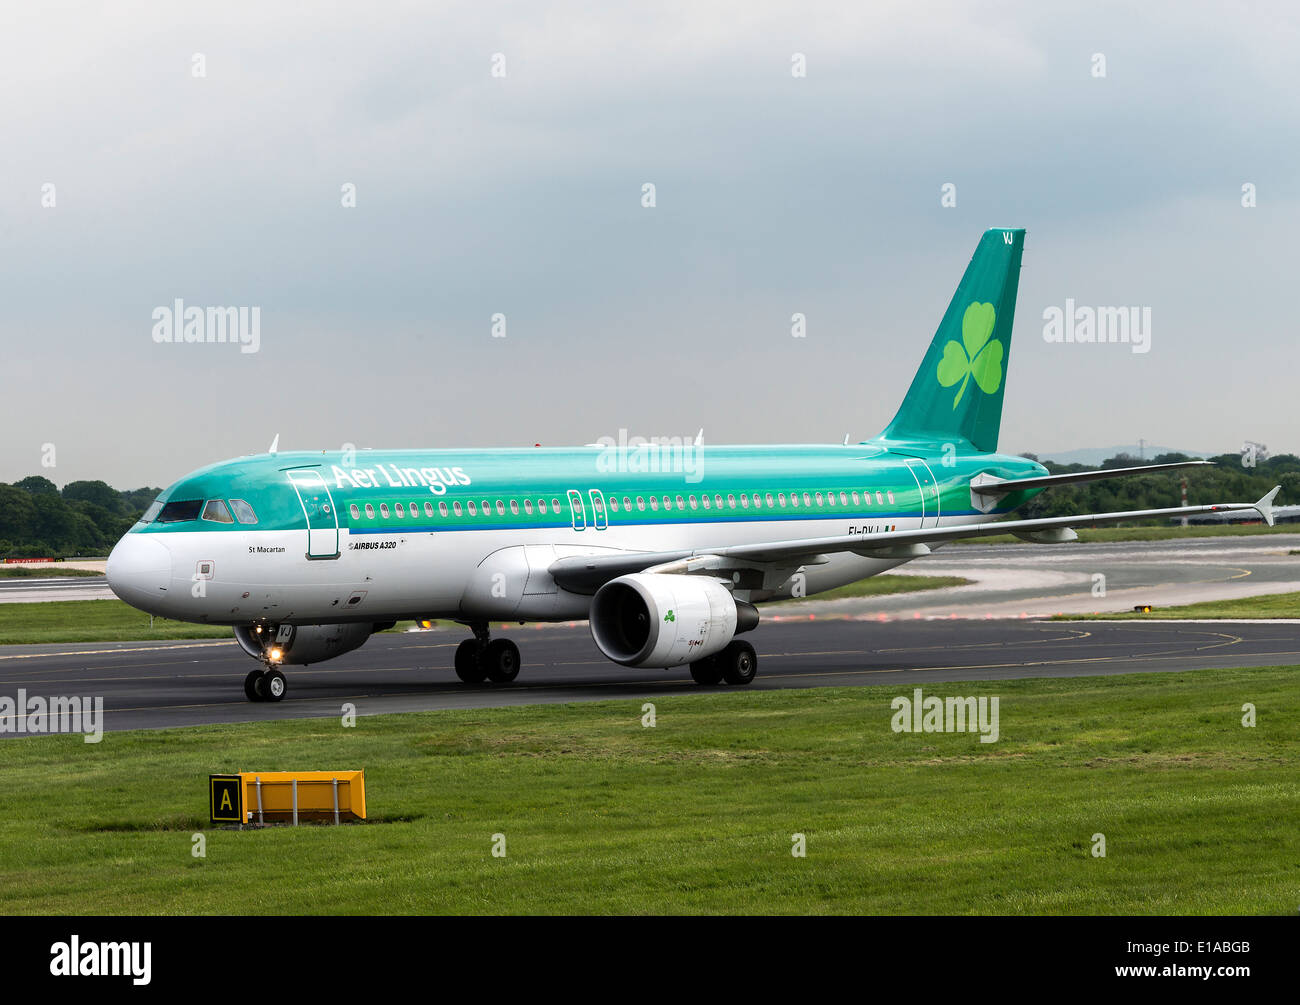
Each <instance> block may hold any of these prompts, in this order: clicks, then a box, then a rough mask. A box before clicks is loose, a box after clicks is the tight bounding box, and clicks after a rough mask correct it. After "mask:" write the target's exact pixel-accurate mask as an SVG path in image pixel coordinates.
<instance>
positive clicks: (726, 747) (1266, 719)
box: [0, 667, 1300, 915]
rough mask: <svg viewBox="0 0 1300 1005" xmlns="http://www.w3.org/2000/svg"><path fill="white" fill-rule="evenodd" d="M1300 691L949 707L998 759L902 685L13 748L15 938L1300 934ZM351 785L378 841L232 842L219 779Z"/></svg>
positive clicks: (1277, 677)
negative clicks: (1218, 930) (338, 920)
mask: <svg viewBox="0 0 1300 1005" xmlns="http://www.w3.org/2000/svg"><path fill="white" fill-rule="evenodd" d="M1297 672H1298V671H1297V669H1296V668H1282V667H1277V668H1263V669H1245V670H1206V671H1196V672H1188V673H1163V674H1149V675H1135V676H1127V677H1094V678H1075V679H1052V680H1024V681H1015V682H1003V681H999V682H990V683H983V684H941V683H935V684H933V685H931V686H929V687H927V688H926V692H927V694H933V695H939V696H943V695H968V694H984V695H996V696H999V698H1000V731H1001V738H1000V739H999V741H998V742H996V743H990V744H982V743H980V742H978V738H977V736H975V735H973V734H970V733H946V734H945V733H931V734H907V733H895V732H893V731H892V730H891V728H890V720H891V715H892V713H891V708H890V701H891V699H892V698H893V697H894V696H895V695H897V694H900V693H901V694H907V695H910V694H911V692H912V688H911V687H891V686H884V687H872V688H836V689H815V690H787V691H755V692H741V691H738V692H729V693H720V694H709V695H693V696H680V697H663V698H660V699H658V700H657V701H656V705H657V725H656V726H655V727H654V728H644V727H643V726H642V724H641V716H642V703H641V701H640V700H632V701H625V702H601V703H594V704H579V705H543V706H525V707H517V708H507V709H493V710H484V711H450V712H428V713H415V714H409V715H392V716H382V717H372V718H365V717H363V718H361V719H359V720H358V721H357V725H356V726H355V727H354V728H350V729H345V728H343V727H341V725H340V724H339V721H338V720H336V719H328V720H321V719H318V720H299V721H289V722H267V723H258V724H248V725H238V726H214V727H204V728H195V729H177V730H161V731H143V732H136V733H118V734H113V733H109V734H106V735H105V737H104V739H103V742H102V743H100V744H98V745H94V744H85V743H83V742H81V740H80V739H77V738H73V737H65V736H58V737H35V738H24V739H7V740H4V741H0V757H3V759H4V765H5V768H4V813H3V814H0V913H5V914H12V913H20V914H21V913H51V914H63V913H67V914H79V913H98V912H106V913H137V912H138V913H155V912H166V913H213V912H234V913H257V914H263V913H270V914H274V913H295V912H301V913H317V912H321V913H332V912H357V913H424V912H470V913H498V912H538V913H551V912H594V913H608V912H620V913H664V912H667V913H677V912H757V913H785V912H866V913H873V912H880V913H950V912H970V913H992V914H999V913H1030V914H1040V913H1041V914H1052V913H1139V914H1141V913H1172V914H1184V913H1188V914H1198V913H1219V912H1224V913H1264V914H1288V915H1292V914H1295V913H1296V910H1297V904H1300V829H1297V828H1296V826H1295V820H1296V819H1297V818H1298V816H1300V770H1298V769H1300V730H1297V729H1296V728H1295V723H1296V720H1297V716H1298V715H1300V690H1298V689H1297V687H1296V675H1297ZM1245 702H1251V703H1254V705H1255V706H1256V708H1257V714H1258V725H1256V726H1255V727H1254V728H1245V727H1243V725H1242V723H1241V718H1242V711H1241V707H1242V705H1243V703H1245ZM334 767H337V768H340V769H344V768H364V769H365V772H366V782H367V801H368V805H369V808H370V812H371V815H372V819H371V820H370V822H368V823H365V824H356V825H349V826H344V827H340V828H332V827H328V826H319V825H317V826H304V827H301V828H298V829H292V828H287V827H277V828H270V829H266V830H260V831H259V830H250V831H244V832H238V831H228V830H209V829H208V828H207V824H206V819H207V803H206V798H207V792H206V785H207V779H206V776H207V775H208V774H209V773H210V772H227V771H235V770H240V769H244V770H268V771H269V770H273V769H292V768H298V769H328V768H334ZM200 831H203V832H205V833H206V842H207V844H206V857H204V858H195V857H193V856H192V854H191V848H192V841H193V835H194V834H196V833H198V832H200ZM496 834H504V835H505V842H506V853H507V854H506V856H505V857H504V858H497V857H493V855H492V854H491V847H492V841H493V835H496ZM795 834H803V835H805V839H806V842H807V855H806V857H803V858H796V857H794V856H792V854H791V849H792V835H795ZM1095 834H1104V835H1105V841H1106V856H1105V857H1104V858H1098V857H1094V856H1093V855H1092V853H1091V849H1092V848H1093V842H1094V838H1093V835H1095Z"/></svg>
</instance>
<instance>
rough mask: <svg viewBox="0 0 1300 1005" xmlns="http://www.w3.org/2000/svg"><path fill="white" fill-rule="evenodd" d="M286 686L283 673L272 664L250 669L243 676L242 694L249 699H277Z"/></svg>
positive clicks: (280, 696) (282, 694) (281, 695)
mask: <svg viewBox="0 0 1300 1005" xmlns="http://www.w3.org/2000/svg"><path fill="white" fill-rule="evenodd" d="M288 686H289V685H288V682H287V681H286V680H285V678H284V674H282V673H281V672H280V671H279V670H277V669H276V668H275V667H273V666H268V667H267V668H266V669H265V670H252V671H250V672H249V674H248V676H247V677H245V678H244V694H245V695H247V696H248V700H249V701H279V700H280V699H281V698H283V697H284V692H285V691H286V690H287V689H288Z"/></svg>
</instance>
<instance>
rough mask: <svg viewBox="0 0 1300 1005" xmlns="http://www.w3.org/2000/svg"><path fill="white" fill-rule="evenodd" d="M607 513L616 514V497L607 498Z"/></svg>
mask: <svg viewBox="0 0 1300 1005" xmlns="http://www.w3.org/2000/svg"><path fill="white" fill-rule="evenodd" d="M609 511H610V512H611V513H617V512H618V496H610V497H609Z"/></svg>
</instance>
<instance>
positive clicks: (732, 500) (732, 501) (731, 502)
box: [727, 492, 736, 509]
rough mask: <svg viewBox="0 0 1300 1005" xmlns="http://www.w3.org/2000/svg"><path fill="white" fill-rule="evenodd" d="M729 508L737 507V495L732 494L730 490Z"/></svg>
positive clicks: (728, 494) (728, 497)
mask: <svg viewBox="0 0 1300 1005" xmlns="http://www.w3.org/2000/svg"><path fill="white" fill-rule="evenodd" d="M727 508H728V509H735V508H736V497H735V496H734V495H732V494H731V493H730V492H728V493H727Z"/></svg>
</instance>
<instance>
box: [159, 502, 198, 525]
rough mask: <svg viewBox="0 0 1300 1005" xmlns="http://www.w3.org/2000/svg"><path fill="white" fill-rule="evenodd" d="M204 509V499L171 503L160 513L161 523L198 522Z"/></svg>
mask: <svg viewBox="0 0 1300 1005" xmlns="http://www.w3.org/2000/svg"><path fill="white" fill-rule="evenodd" d="M202 509H203V500H202V499H184V500H179V499H178V500H176V501H175V502H169V503H168V504H167V505H166V506H164V507H163V508H162V510H161V511H160V512H159V513H158V522H159V523H180V522H181V521H182V520H197V519H198V518H199V511H200V510H202Z"/></svg>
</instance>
